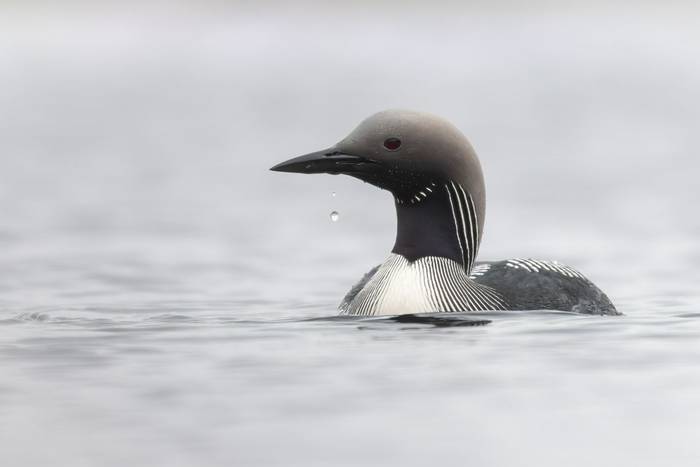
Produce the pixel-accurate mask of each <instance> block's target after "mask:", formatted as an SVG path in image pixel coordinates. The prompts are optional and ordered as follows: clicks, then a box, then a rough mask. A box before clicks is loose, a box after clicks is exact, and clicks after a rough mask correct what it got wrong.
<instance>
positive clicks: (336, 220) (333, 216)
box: [331, 211, 340, 222]
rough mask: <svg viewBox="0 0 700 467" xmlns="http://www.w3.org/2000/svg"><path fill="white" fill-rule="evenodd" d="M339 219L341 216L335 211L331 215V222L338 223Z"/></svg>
mask: <svg viewBox="0 0 700 467" xmlns="http://www.w3.org/2000/svg"><path fill="white" fill-rule="evenodd" d="M338 219H340V214H338V211H333V212H332V213H331V220H332V221H333V222H338Z"/></svg>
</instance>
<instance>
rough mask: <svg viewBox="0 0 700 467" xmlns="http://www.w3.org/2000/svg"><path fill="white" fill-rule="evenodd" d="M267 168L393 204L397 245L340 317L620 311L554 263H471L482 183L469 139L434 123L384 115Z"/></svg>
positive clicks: (396, 113) (398, 113)
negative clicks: (356, 185)
mask: <svg viewBox="0 0 700 467" xmlns="http://www.w3.org/2000/svg"><path fill="white" fill-rule="evenodd" d="M270 170H273V171H277V172H296V173H303V174H317V173H328V174H336V175H337V174H345V175H350V176H352V177H355V178H357V179H360V180H363V181H365V182H368V183H370V184H372V185H374V186H377V187H379V188H381V189H384V190H388V191H389V192H390V193H391V194H392V195H393V197H394V204H395V206H396V217H397V229H396V242H395V244H394V247H393V249H392V250H391V253H390V254H389V257H388V258H387V259H386V260H385V261H384V262H383V263H382V264H380V265H379V266H376V267H374V268H372V269H371V270H370V271H369V272H368V273H367V274H365V276H364V277H363V278H362V279H361V280H360V281H359V282H358V283H357V284H356V285H355V286H354V287H352V289H351V290H350V291H349V292H348V293H347V295H346V296H345V298H344V299H343V300H342V302H341V304H340V306H339V310H340V313H341V314H347V315H363V316H376V315H403V314H416V313H441V312H472V311H494V310H556V311H565V312H575V313H585V314H597V315H617V314H619V313H618V312H617V310H616V309H615V306H614V305H613V304H612V302H611V301H610V299H609V298H608V297H607V295H605V294H604V293H603V292H602V291H601V290H600V289H599V288H598V287H597V286H596V285H595V284H593V283H592V282H591V281H590V280H588V279H587V278H586V277H585V276H584V275H583V274H581V273H580V272H579V271H577V270H576V269H574V268H572V267H570V266H567V265H564V264H561V263H559V262H557V261H545V260H535V259H527V258H513V259H507V260H502V261H479V262H477V261H476V258H477V253H478V251H479V245H480V243H481V238H482V234H483V230H484V215H485V211H486V205H485V204H486V203H485V187H484V176H483V173H482V169H481V164H480V162H479V159H478V157H477V155H476V152H475V151H474V149H473V148H472V145H471V144H470V143H469V141H468V140H467V138H466V137H465V136H464V135H463V134H462V132H461V131H460V130H459V129H458V128H456V127H455V126H454V125H452V124H451V123H450V122H448V121H447V120H445V119H443V118H441V117H438V116H435V115H431V114H427V113H422V112H415V111H409V110H386V111H382V112H379V113H376V114H374V115H371V116H370V117H368V118H367V119H365V120H364V121H362V122H361V123H360V124H359V125H358V126H357V127H356V128H355V129H354V130H353V131H352V132H351V133H350V134H349V135H348V136H347V137H346V138H344V139H343V140H341V141H340V142H339V143H337V144H335V145H334V146H332V147H330V148H328V149H324V150H321V151H316V152H312V153H310V154H306V155H303V156H300V157H295V158H293V159H290V160H287V161H285V162H282V163H280V164H277V165H275V166H274V167H272V168H271V169H270Z"/></svg>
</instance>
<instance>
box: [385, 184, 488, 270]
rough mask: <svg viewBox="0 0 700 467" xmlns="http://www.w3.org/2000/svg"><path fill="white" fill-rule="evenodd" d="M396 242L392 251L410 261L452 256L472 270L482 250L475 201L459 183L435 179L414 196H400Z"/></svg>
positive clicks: (466, 268)
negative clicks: (436, 180) (439, 181)
mask: <svg viewBox="0 0 700 467" xmlns="http://www.w3.org/2000/svg"><path fill="white" fill-rule="evenodd" d="M394 198H395V201H396V218H397V229H396V243H395V244H394V248H393V249H392V250H391V251H392V253H396V254H400V255H402V256H403V257H405V258H406V259H407V260H409V261H416V260H418V259H420V258H423V257H428V256H435V257H442V258H448V259H451V260H453V261H456V262H457V263H459V264H461V265H462V266H463V267H464V270H465V271H466V272H467V273H469V272H470V271H471V269H472V266H473V264H474V261H475V259H476V253H477V251H478V249H479V243H480V238H479V232H480V231H481V229H480V226H479V219H478V215H477V210H476V206H475V204H474V200H473V199H472V197H471V196H470V195H469V193H468V192H467V191H466V190H465V189H464V188H463V187H462V186H460V185H459V184H457V183H454V182H450V181H448V182H443V183H438V182H431V183H429V184H428V185H427V186H425V187H424V188H422V189H419V190H417V191H416V192H415V193H411V194H410V195H396V194H395V196H394Z"/></svg>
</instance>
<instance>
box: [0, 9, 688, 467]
mask: <svg viewBox="0 0 700 467" xmlns="http://www.w3.org/2000/svg"><path fill="white" fill-rule="evenodd" d="M699 13H700V12H699V11H698V7H697V5H696V4H695V3H693V2H687V3H684V2H671V3H663V4H661V3H659V2H635V3H634V4H631V3H630V4H626V3H622V2H617V3H610V2H572V3H570V4H568V5H566V6H563V5H562V4H560V3H554V2H535V3H533V2H527V6H525V5H523V4H520V3H518V2H470V3H468V4H467V3H461V2H441V1H435V2H391V1H384V2H378V3H377V2H353V3H345V4H340V3H337V4H336V3H334V4H330V3H314V2H300V3H292V2H284V3H283V2H215V1H207V2H190V3H188V2H148V3H144V2H120V3H118V4H117V3H107V2H100V3H94V2H84V3H83V2H61V3H60V4H57V3H49V2H46V3H42V2H3V3H2V4H1V5H0V214H1V221H0V248H1V250H0V323H1V325H0V374H1V375H2V379H1V380H0V447H1V448H2V452H3V453H4V454H3V456H4V457H5V458H6V459H9V460H10V461H11V462H10V464H12V465H76V466H79V465H86V466H87V465H97V464H100V465H124V464H131V465H305V466H308V465H359V464H361V465H392V464H396V465H425V464H427V463H431V464H432V463H438V462H439V463H442V464H447V465H465V464H466V465H534V464H536V463H539V464H542V465H561V464H566V465H590V464H591V463H593V462H597V463H602V464H605V465H612V464H617V465H662V464H667V465H697V461H698V458H699V457H698V456H700V451H699V450H698V448H697V445H696V438H697V432H698V429H700V421H699V419H698V417H700V399H699V398H698V397H697V393H698V389H700V373H699V372H698V370H697V362H698V357H700V340H699V338H700V324H698V317H699V316H700V315H698V309H697V305H698V298H699V297H698V293H697V283H698V278H699V277H698V273H697V266H696V265H697V263H698V261H699V260H700V249H699V248H698V241H697V235H698V232H700V223H699V221H698V216H697V215H696V212H697V207H696V206H697V204H698V202H699V201H700V189H699V188H698V187H697V176H698V162H697V160H696V158H697V146H698V145H697V138H698V130H699V129H700V128H699V124H698V122H700V110H699V109H700V105H699V104H700V87H699V85H698V83H700V59H698V57H700V53H699V52H700V50H698V49H699V48H700V47H699V46H698V45H699V41H700V32H698V31H699V30H698V28H697V24H698V18H699V17H700V16H699ZM391 107H403V108H411V109H417V110H424V111H429V112H433V113H436V114H439V115H442V116H444V117H447V118H448V119H450V120H451V121H452V122H454V123H455V124H456V125H457V126H458V127H459V128H461V129H462V130H463V131H464V132H465V134H466V135H467V136H468V137H469V138H470V140H471V141H472V143H473V145H474V146H475V148H476V150H477V152H478V154H479V155H480V157H481V160H482V164H483V166H484V172H485V175H486V180H487V190H488V204H487V206H488V207H487V212H488V214H487V226H486V231H485V240H484V244H483V245H482V249H481V258H485V259H498V258H504V257H509V256H520V257H537V258H542V259H558V260H560V261H564V262H567V263H569V264H572V265H574V266H576V267H578V268H579V269H581V270H583V272H585V273H586V274H588V275H589V276H590V277H591V278H592V279H594V280H595V281H596V282H597V283H598V284H599V285H600V286H601V287H602V288H603V289H604V290H605V291H606V292H607V293H608V294H609V295H610V296H611V298H613V300H614V301H615V303H616V304H617V305H618V308H619V309H620V310H621V311H623V312H624V313H625V314H626V315H627V316H626V317H625V318H621V319H619V320H610V319H607V320H606V319H599V318H572V317H568V316H564V317H562V316H554V317H552V316H539V315H536V316H529V317H526V318H520V319H518V318H512V317H510V318H509V317H495V318H494V320H495V321H494V323H493V324H492V325H490V326H489V327H487V328H482V329H478V330H473V329H462V330H459V331H449V332H445V331H441V330H434V329H430V328H426V329H417V330H402V329H401V328H398V327H392V326H378V327H373V326H369V328H368V329H362V328H358V326H357V325H343V324H337V323H313V324H309V323H304V322H299V321H298V320H299V319H302V318H308V317H321V316H329V315H332V314H334V313H335V310H334V308H335V306H336V305H337V303H338V302H339V300H340V298H341V297H342V295H343V294H344V293H345V291H346V290H347V289H348V288H349V287H350V285H352V283H353V282H354V281H355V280H356V279H358V278H359V277H360V276H361V275H362V273H364V272H365V271H366V270H367V269H369V268H370V267H371V266H373V265H374V264H376V263H378V262H380V261H381V260H382V259H383V258H384V256H385V255H386V254H387V252H388V251H389V248H390V247H391V245H392V242H393V235H394V230H393V229H394V222H395V220H394V213H393V207H392V202H391V199H390V197H389V195H388V194H386V193H385V192H381V191H379V190H376V189H374V188H372V187H370V186H368V185H364V184H362V183H359V182H357V181H356V180H352V179H346V178H343V177H331V176H316V177H304V176H296V175H288V174H277V173H270V172H268V171H267V169H268V167H270V166H271V165H273V164H274V163H276V162H279V161H281V160H284V159H286V158H288V157H291V156H294V155H298V154H302V153H305V152H308V151H311V150H315V149H320V148H323V147H326V146H328V145H330V144H332V143H334V142H336V141H337V140H339V139H340V138H342V137H343V136H345V134H346V133H347V132H349V131H350V130H351V129H352V128H353V127H354V126H355V125H356V124H357V123H359V121H360V120H361V119H362V118H364V117H366V116H367V115H369V114H371V113H372V112H375V111H378V110H381V109H385V108H391ZM332 192H336V193H337V196H336V197H334V198H333V197H331V193H332ZM332 210H338V211H339V212H340V221H339V222H337V223H332V222H330V221H329V219H328V215H329V213H330V212H331V211H332Z"/></svg>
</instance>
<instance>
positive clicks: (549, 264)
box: [506, 258, 586, 279]
mask: <svg viewBox="0 0 700 467" xmlns="http://www.w3.org/2000/svg"><path fill="white" fill-rule="evenodd" d="M506 267H509V268H513V269H522V270H525V271H528V272H540V271H550V272H556V273H559V274H562V275H564V276H566V277H571V278H578V279H586V277H585V276H584V275H583V274H581V273H580V272H578V271H577V270H576V269H574V268H572V267H570V266H566V265H564V264H560V263H558V262H557V261H542V260H538V259H521V258H515V259H509V260H508V261H507V262H506Z"/></svg>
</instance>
